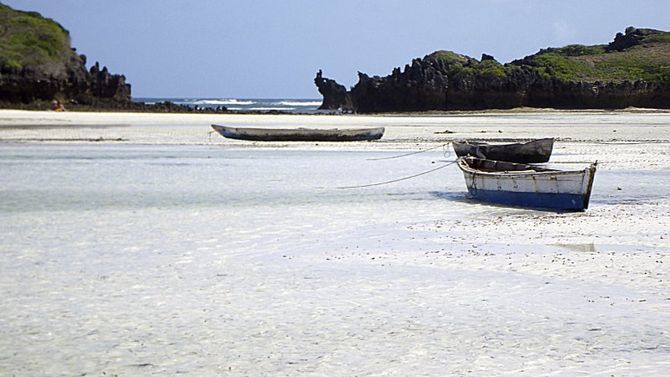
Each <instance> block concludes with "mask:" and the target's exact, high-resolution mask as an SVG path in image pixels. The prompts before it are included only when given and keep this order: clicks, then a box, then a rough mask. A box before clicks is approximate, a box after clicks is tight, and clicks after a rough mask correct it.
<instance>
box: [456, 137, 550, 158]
mask: <svg viewBox="0 0 670 377" xmlns="http://www.w3.org/2000/svg"><path fill="white" fill-rule="evenodd" d="M453 146H454V151H455V152H456V155H457V156H459V157H464V156H472V157H479V158H484V159H489V160H496V161H509V162H518V163H521V164H528V163H540V162H547V161H549V157H551V151H552V149H553V148H554V139H551V138H549V139H537V140H532V141H529V142H525V143H512V144H489V143H485V142H479V141H467V140H463V141H454V142H453Z"/></svg>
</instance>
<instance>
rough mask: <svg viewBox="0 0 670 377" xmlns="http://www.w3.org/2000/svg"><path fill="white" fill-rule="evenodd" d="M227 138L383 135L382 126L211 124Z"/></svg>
mask: <svg viewBox="0 0 670 377" xmlns="http://www.w3.org/2000/svg"><path fill="white" fill-rule="evenodd" d="M212 128H213V129H214V130H215V131H216V132H218V133H219V134H221V136H223V137H226V138H229V139H237V140H252V141H370V140H378V139H380V138H381V137H382V136H383V135H384V127H378V128H365V129H355V128H354V129H337V128H333V129H310V128H293V129H287V128H251V127H228V126H219V125H216V124H213V125H212Z"/></svg>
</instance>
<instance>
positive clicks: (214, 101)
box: [133, 97, 321, 113]
mask: <svg viewBox="0 0 670 377" xmlns="http://www.w3.org/2000/svg"><path fill="white" fill-rule="evenodd" d="M133 101H136V102H145V103H148V104H153V103H157V102H166V101H169V102H172V103H175V104H178V105H184V106H189V107H192V108H195V107H198V108H219V107H222V106H225V107H226V108H227V109H228V110H233V111H253V112H258V111H285V112H290V113H314V112H317V109H318V108H319V106H321V100H320V99H313V98H312V99H294V98H192V97H189V98H157V97H138V98H133Z"/></svg>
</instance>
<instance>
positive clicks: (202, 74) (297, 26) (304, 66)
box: [0, 0, 670, 98]
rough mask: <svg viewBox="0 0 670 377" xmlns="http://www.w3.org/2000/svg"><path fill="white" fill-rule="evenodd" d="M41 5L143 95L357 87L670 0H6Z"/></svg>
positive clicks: (606, 35)
mask: <svg viewBox="0 0 670 377" xmlns="http://www.w3.org/2000/svg"><path fill="white" fill-rule="evenodd" d="M0 1H2V2H3V3H5V4H7V5H9V6H11V7H13V8H15V9H21V10H30V11H37V12H40V13H41V14H42V15H44V16H46V17H49V18H52V19H54V20H56V21H58V22H59V23H60V24H61V25H63V26H64V27H65V28H66V29H68V30H69V31H70V35H71V37H72V44H73V46H74V47H76V48H77V51H78V52H79V53H80V54H85V55H86V56H87V57H88V64H89V66H90V65H91V64H93V63H94V62H95V61H99V62H100V64H101V65H104V66H107V67H108V68H109V70H110V71H111V72H113V73H122V74H124V75H125V76H126V79H127V81H128V82H129V83H131V84H132V95H133V97H172V98H177V97H208V98H320V97H321V96H320V94H319V92H318V90H317V89H316V86H315V85H314V81H313V80H314V76H315V74H316V71H317V70H319V69H322V70H323V72H324V76H325V77H328V78H333V79H336V80H337V81H338V82H339V83H340V84H343V85H345V86H347V87H351V86H353V85H354V84H356V82H357V80H358V76H357V72H358V71H361V72H365V73H367V74H370V75H381V76H385V75H388V74H390V73H391V70H392V69H393V68H394V67H404V65H405V64H406V63H409V62H411V60H412V59H414V58H418V57H423V56H425V55H427V54H429V53H431V52H433V51H436V50H452V51H455V52H458V53H462V54H465V55H469V56H471V57H474V58H477V59H479V58H480V57H481V54H482V53H486V54H489V55H493V56H494V57H495V58H496V59H497V60H498V61H500V62H501V63H505V62H509V61H511V60H514V59H517V58H522V57H524V56H526V55H530V54H533V53H535V52H537V51H538V50H539V49H541V48H546V47H559V46H564V45H567V44H573V43H580V44H601V43H608V42H610V41H611V40H612V39H613V38H614V35H615V34H616V33H617V32H623V31H624V29H625V28H626V27H628V26H631V25H632V26H636V27H649V28H655V29H661V30H666V31H670V16H668V15H669V14H670V1H668V0H648V1H645V0H638V1H630V0H459V1H451V0H442V1H439V0H413V1H407V0H403V1H399V0H337V1H335V0H331V1H326V0H283V1H278V0H191V1H184V0H114V1H102V0H94V1H90V0H89V1H86V0H58V1H54V0H0Z"/></svg>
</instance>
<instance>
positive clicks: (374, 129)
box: [212, 124, 385, 133]
mask: <svg viewBox="0 0 670 377" xmlns="http://www.w3.org/2000/svg"><path fill="white" fill-rule="evenodd" d="M212 128H214V129H215V130H216V129H221V130H235V131H236V132H245V131H251V132H266V131H269V132H273V133H280V132H305V131H307V132H314V133H324V132H325V133H338V132H384V131H385V129H384V127H368V128H304V127H299V128H261V127H231V126H222V125H218V124H212Z"/></svg>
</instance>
